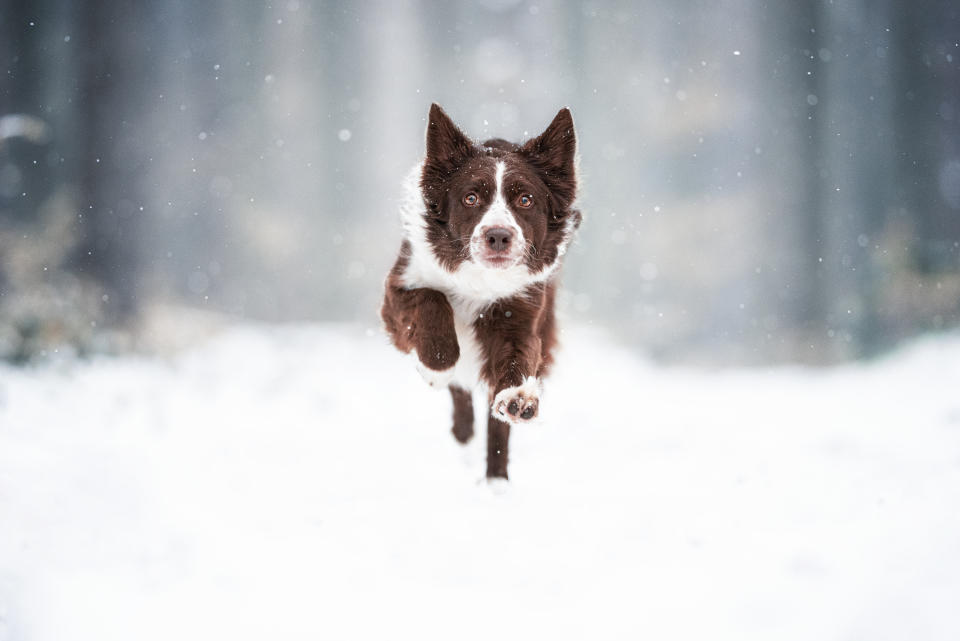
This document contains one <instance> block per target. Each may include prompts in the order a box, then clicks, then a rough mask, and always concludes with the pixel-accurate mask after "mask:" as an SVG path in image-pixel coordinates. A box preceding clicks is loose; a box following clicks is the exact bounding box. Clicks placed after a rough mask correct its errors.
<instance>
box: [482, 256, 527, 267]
mask: <svg viewBox="0 0 960 641" xmlns="http://www.w3.org/2000/svg"><path fill="white" fill-rule="evenodd" d="M518 259H519V256H513V255H507V254H487V253H483V254H481V255H480V256H479V257H477V262H478V263H479V264H480V265H482V266H484V267H487V268H489V269H507V268H508V267H513V266H514V265H516V264H517V260H518Z"/></svg>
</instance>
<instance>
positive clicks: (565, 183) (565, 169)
mask: <svg viewBox="0 0 960 641" xmlns="http://www.w3.org/2000/svg"><path fill="white" fill-rule="evenodd" d="M520 153H521V154H523V155H524V156H526V157H527V161H528V162H529V163H530V164H531V165H533V167H534V168H535V169H537V170H538V171H539V173H540V175H541V177H542V178H543V180H544V182H546V183H547V187H549V188H550V191H551V192H553V194H554V195H555V196H557V197H558V198H559V199H560V200H561V202H562V204H563V208H564V209H566V208H567V207H568V206H569V205H570V203H572V202H573V199H574V198H575V197H576V195H577V168H576V157H577V136H576V134H575V133H574V131H573V116H572V115H570V110H569V109H567V108H566V107H564V108H563V109H561V110H560V111H559V112H557V115H556V116H555V117H554V119H553V122H551V123H550V126H549V127H547V129H546V131H544V132H543V133H542V134H540V135H539V136H537V137H536V138H533V139H531V140H528V141H527V142H526V143H524V145H523V147H521V148H520Z"/></svg>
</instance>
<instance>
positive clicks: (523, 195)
mask: <svg viewBox="0 0 960 641" xmlns="http://www.w3.org/2000/svg"><path fill="white" fill-rule="evenodd" d="M576 152H577V141H576V136H575V135H574V131H573V118H572V117H571V115H570V110H569V109H565V108H564V109H561V110H560V111H559V113H557V115H556V117H555V118H554V119H553V122H551V123H550V126H548V127H547V129H546V131H544V132H543V133H542V134H540V135H539V136H537V137H536V138H533V139H531V140H528V141H527V142H525V143H523V144H522V145H518V144H514V143H510V142H507V141H505V140H501V139H498V138H497V139H492V140H488V141H486V142H484V143H483V144H476V143H474V142H473V141H472V140H470V139H469V138H467V137H466V136H465V135H464V134H463V133H462V132H461V131H460V130H459V129H458V128H457V126H456V125H455V124H454V123H453V121H452V120H450V117H449V116H447V114H446V113H444V112H443V110H442V109H441V108H440V107H439V106H437V105H436V104H434V105H431V107H430V116H429V123H428V125H427V156H426V159H425V160H424V163H423V173H422V174H421V176H420V189H421V192H422V194H423V200H424V203H425V205H426V211H425V214H424V215H425V219H426V239H427V241H428V242H429V243H430V245H431V248H432V249H433V252H434V254H435V256H436V257H437V259H438V261H439V262H440V264H441V265H442V266H443V267H444V268H445V269H447V270H449V271H456V270H457V269H458V268H459V267H460V266H461V265H462V264H463V263H464V262H472V263H474V264H476V265H477V266H479V267H482V268H485V269H489V270H499V269H509V268H513V267H516V266H520V265H525V266H526V268H527V270H529V272H530V273H531V274H536V273H541V272H543V271H544V270H546V269H548V268H551V267H552V266H553V265H554V264H555V263H556V262H557V261H558V259H559V257H560V256H561V255H562V254H563V252H564V251H565V249H566V245H567V243H568V242H569V241H570V238H571V236H572V234H573V231H574V230H575V229H576V228H577V227H578V226H579V224H580V212H579V211H577V210H575V209H572V205H573V202H574V199H575V197H576V194H577V173H576Z"/></svg>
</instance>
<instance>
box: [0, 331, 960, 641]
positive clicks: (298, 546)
mask: <svg viewBox="0 0 960 641" xmlns="http://www.w3.org/2000/svg"><path fill="white" fill-rule="evenodd" d="M565 343H566V349H565V351H564V353H563V354H562V355H561V358H560V364H559V367H558V369H557V371H556V374H555V376H554V377H553V378H552V379H551V381H550V382H549V383H548V387H547V391H546V396H545V397H544V402H543V405H542V420H541V421H540V424H537V425H532V426H525V427H522V428H516V429H515V430H514V436H513V441H512V444H513V452H512V458H511V469H510V471H511V476H512V482H511V484H510V486H509V487H507V488H506V489H505V491H502V490H503V489H504V488H495V487H490V486H488V485H487V484H486V483H485V482H483V481H482V480H481V477H482V475H483V470H484V434H483V430H480V431H479V434H478V438H475V439H474V441H473V442H472V443H471V444H470V445H468V446H467V447H461V446H459V445H457V444H456V443H455V442H454V440H453V438H452V437H451V435H450V433H449V413H450V405H449V398H448V397H447V395H446V394H445V393H438V392H435V391H433V390H431V389H428V388H427V387H426V386H425V385H423V383H422V382H421V381H420V379H419V376H418V375H417V373H416V372H415V371H414V368H413V367H412V366H411V364H410V363H409V362H408V361H406V360H405V359H403V358H402V357H401V356H400V355H398V354H396V353H395V352H393V351H392V350H391V349H390V348H389V347H387V345H386V343H385V340H384V339H383V338H382V337H381V336H379V335H370V333H369V332H364V331H363V330H362V329H358V328H354V327H348V326H347V327H344V326H315V327H296V328H290V327H287V328H264V327H244V328H237V329H232V330H230V331H228V332H226V333H224V334H222V335H220V336H219V337H216V338H214V339H213V340H211V341H209V342H207V343H206V344H204V345H202V346H200V347H197V348H194V349H192V350H191V351H189V352H186V353H184V354H181V355H179V356H176V357H171V358H167V359H159V358H155V359H148V358H142V357H140V358H132V357H127V358H116V359H103V360H98V361H96V362H93V363H86V364H73V365H67V366H60V367H47V368H41V369H32V370H16V369H7V368H0V640H2V641H9V640H12V639H17V640H20V639H23V640H51V641H52V640H57V641H63V640H73V639H96V640H97V641H103V640H107V639H117V640H120V639H122V640H131V639H137V640H142V639H158V640H159V639H164V640H168V639H203V640H207V639H364V638H369V639H394V638H415V639H484V640H485V641H489V640H490V639H516V638H528V639H628V638H648V639H691V640H693V639H696V640H701V639H735V640H738V641H742V640H753V639H756V640H763V641H769V640H777V641H783V640H791V639H804V640H814V639H815V640H817V641H828V640H833V639H836V640H838V641H846V640H850V641H853V640H857V639H870V640H871V641H882V640H886V639H889V640H902V639H924V640H925V641H931V640H939V639H943V640H945V641H946V640H950V641H954V640H955V639H958V638H960V338H957V337H941V338H937V339H933V338H931V339H924V340H921V341H919V342H917V343H915V344H914V345H912V346H910V347H908V348H906V349H904V350H902V351H900V352H898V353H896V354H894V355H892V356H890V357H887V358H885V359H883V360H882V361H880V362H877V363H873V364H869V365H850V366H845V367H841V368H836V369H830V370H808V369H799V368H790V369H749V370H734V371H696V370H689V369H683V370H680V369H671V368H662V367H656V366H653V365H651V364H649V363H648V362H646V361H644V360H643V359H640V358H638V357H636V356H634V355H631V354H629V353H627V352H625V351H624V350H622V349H621V348H619V347H617V346H616V345H614V344H613V343H611V342H609V341H607V340H606V339H604V338H603V336H601V335H599V334H597V333H595V332H591V331H586V330H580V331H575V332H568V334H567V336H566V339H565Z"/></svg>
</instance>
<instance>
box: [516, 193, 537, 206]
mask: <svg viewBox="0 0 960 641" xmlns="http://www.w3.org/2000/svg"><path fill="white" fill-rule="evenodd" d="M517 204H518V205H520V206H521V207H523V208H524V209H527V208H529V207H531V206H533V196H531V195H530V194H524V195H522V196H520V198H518V199H517Z"/></svg>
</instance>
